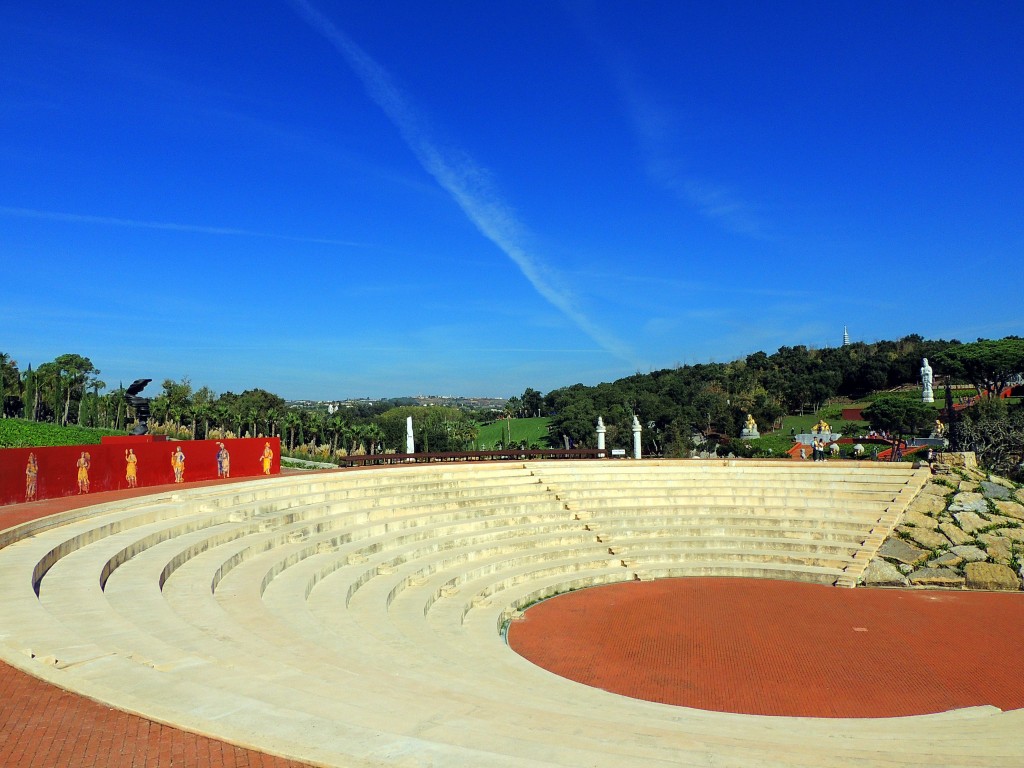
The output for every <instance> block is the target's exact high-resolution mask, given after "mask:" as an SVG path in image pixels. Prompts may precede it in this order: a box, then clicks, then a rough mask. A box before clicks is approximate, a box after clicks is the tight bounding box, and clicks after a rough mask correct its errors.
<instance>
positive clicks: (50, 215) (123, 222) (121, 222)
mask: <svg viewBox="0 0 1024 768" xmlns="http://www.w3.org/2000/svg"><path fill="white" fill-rule="evenodd" d="M0 215H3V216H20V217H22V218H27V219H46V220H48V221H66V222H70V223H72V224H102V225H104V226H109V227H130V228H132V229H163V230H169V231H172V232H195V233H197V234H202V235H231V236H235V237H262V238H270V239H273V240H290V241H292V242H297V243H318V244H321V245H348V246H361V245H364V244H363V243H353V242H349V241H346V240H330V239H327V238H320V237H295V236H292V235H275V234H273V233H271V232H256V231H253V230H250V229H234V228H232V227H206V226H203V225H201V224H176V223H173V222H165V221H138V220H136V219H120V218H117V217H114V216H90V215H85V214H80V213H62V212H60V211H38V210H35V209H33V208H12V207H10V206H6V205H0Z"/></svg>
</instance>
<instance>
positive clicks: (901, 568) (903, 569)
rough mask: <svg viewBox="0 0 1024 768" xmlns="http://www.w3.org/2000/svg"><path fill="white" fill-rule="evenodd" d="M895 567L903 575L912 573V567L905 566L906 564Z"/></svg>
mask: <svg viewBox="0 0 1024 768" xmlns="http://www.w3.org/2000/svg"><path fill="white" fill-rule="evenodd" d="M896 567H897V568H898V569H899V571H900V573H903V574H907V573H910V572H912V571H913V570H914V566H912V565H907V564H906V563H900V564H899V565H897V566H896Z"/></svg>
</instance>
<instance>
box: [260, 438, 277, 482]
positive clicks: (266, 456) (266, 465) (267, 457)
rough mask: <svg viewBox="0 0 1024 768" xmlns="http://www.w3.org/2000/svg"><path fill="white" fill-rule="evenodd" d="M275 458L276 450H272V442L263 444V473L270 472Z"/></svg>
mask: <svg viewBox="0 0 1024 768" xmlns="http://www.w3.org/2000/svg"><path fill="white" fill-rule="evenodd" d="M273 460H274V452H273V451H272V450H270V443H264V444H263V455H262V456H260V461H261V462H263V474H264V475H269V474H270V464H271V463H272V462H273Z"/></svg>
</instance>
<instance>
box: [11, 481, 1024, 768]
mask: <svg viewBox="0 0 1024 768" xmlns="http://www.w3.org/2000/svg"><path fill="white" fill-rule="evenodd" d="M925 479H926V475H924V474H922V473H920V472H914V471H912V470H908V469H906V468H905V467H904V468H899V469H891V468H888V467H879V466H878V465H875V464H873V465H866V466H859V465H841V464H838V463H830V464H829V465H827V466H825V465H820V466H817V467H813V466H810V465H798V464H790V463H785V464H782V463H778V462H774V463H767V462H765V463H759V462H725V461H717V462H697V461H680V462H647V461H645V462H628V461H622V462H611V461H609V462H537V463H529V464H496V465H489V466H479V465H472V466H470V465H444V466H409V467H395V468H389V469H387V470H360V471H344V472H336V473H320V474H316V475H308V476H299V477H295V476H292V477H279V478H271V479H264V480H260V481H254V482H250V483H244V484H241V485H234V486H215V487H209V488H197V489H192V490H186V491H176V492H174V493H170V494H168V493H165V494H158V495H155V496H152V497H148V498H144V499H134V500H132V501H130V502H120V503H113V504H109V505H105V506H102V507H96V508H92V509H90V510H89V511H88V513H87V514H85V513H82V512H75V513H69V514H67V515H64V516H61V517H60V518H59V519H50V520H48V521H37V522H35V523H31V524H27V525H26V526H23V527H22V528H21V529H18V530H12V531H8V532H5V533H3V534H0V544H2V545H5V546H4V547H3V549H0V574H3V577H2V578H3V580H2V583H0V584H2V586H0V616H2V617H3V622H2V626H0V655H2V656H3V658H4V659H5V660H8V661H9V662H11V663H14V664H16V665H18V666H20V667H22V668H24V669H27V670H29V671H31V672H33V673H34V674H37V675H39V676H41V677H44V678H46V679H49V680H52V681H53V682H55V683H58V684H60V685H62V686H65V687H67V688H70V689H72V690H75V691H78V692H80V693H83V694H85V695H88V696H92V697H94V698H97V699H99V700H102V701H106V702H109V703H111V704H113V705H116V706H119V707H123V708H126V709H129V710H131V711H135V712H138V713H141V714H144V715H146V716H147V717H151V718H154V719H157V720H162V721H166V722H171V723H174V724H176V725H179V726H180V727H184V728H187V729H192V730H196V731H199V732H202V733H207V734H210V735H214V736H216V737H218V738H223V739H227V740H229V741H235V742H238V743H243V744H246V745H250V746H253V747H256V748H258V749H261V750H264V751H269V752H274V753H278V754H282V755H288V756H292V757H298V758H302V759H306V760H312V761H316V762H320V763H323V764H325V765H338V766H370V765H374V766H379V765H416V766H427V765H439V766H440V765H443V766H460V765H461V766H474V768H475V767H476V766H506V765H507V766H512V765H516V766H524V765H537V766H539V765H554V766H584V765H587V766H591V765H593V766H613V765H614V766H622V765H629V766H667V765H680V764H684V765H685V764H694V765H704V764H712V763H715V764H723V765H733V766H755V765H757V766H763V765H773V766H775V765H778V766H790V765H791V766H845V765H849V764H851V763H852V762H853V761H855V760H863V761H867V763H868V764H871V763H873V762H874V763H878V762H891V763H896V764H900V765H906V766H924V765H935V764H957V765H961V764H962V765H986V766H997V765H1017V764H1019V760H1020V756H1021V754H1024V743H1022V737H1021V725H1024V722H1022V715H1021V713H1020V712H1009V713H999V712H998V711H997V710H994V709H993V708H975V709H971V710H962V711H959V712H955V713H947V714H944V715H935V716H923V717H915V718H900V719H894V720H861V721H837V720H807V719H793V720H788V719H784V718H765V717H750V716H740V715H725V714H721V713H711V712H701V711H696V710H689V709H683V708H677V707H669V706H665V705H659V704H654V703H651V702H643V701H636V700H631V699H626V698H623V697H620V696H616V695H613V694H609V693H606V692H604V691H600V690H596V689H590V688H587V687H585V686H581V685H578V684H575V683H571V682H569V681H566V680H562V679H559V678H557V677H554V676H552V675H551V674H549V673H547V672H544V671H543V670H540V669H538V668H536V667H534V666H533V665H531V664H529V663H528V662H526V661H525V660H523V659H522V658H520V657H519V656H517V655H516V654H513V653H511V652H509V651H508V649H507V647H506V646H505V645H504V642H503V640H502V635H501V631H500V630H501V628H502V627H503V625H504V624H505V623H506V622H507V621H508V620H510V619H511V618H513V617H514V616H515V615H516V614H517V612H518V611H519V610H520V609H521V608H522V607H523V606H525V605H527V604H528V603H530V602H532V601H534V600H536V599H539V598H541V597H545V596H548V595H551V594H555V593H558V592H561V591H565V590H567V589H573V588H578V587H583V586H588V585H593V584H601V583H610V582H615V581H623V580H632V579H649V578H661V577H666V576H685V575H696V574H702V575H703V574H729V575H746V576H764V577H771V578H788V579H801V580H813V581H820V582H825V583H840V584H851V583H853V580H855V578H856V575H857V574H858V573H859V571H860V569H861V568H862V567H863V565H864V564H865V563H866V562H867V559H869V558H870V556H871V554H872V553H873V551H874V549H875V548H877V546H878V545H879V544H880V543H881V541H882V539H883V538H884V536H885V534H887V533H888V531H889V530H890V529H891V527H892V526H893V525H894V524H895V521H896V518H897V517H898V515H899V514H900V513H901V512H902V511H903V509H905V507H906V505H907V504H908V503H909V501H910V500H911V499H912V498H913V496H914V495H915V494H916V493H917V491H918V490H919V489H920V487H921V485H922V484H923V482H924V481H925Z"/></svg>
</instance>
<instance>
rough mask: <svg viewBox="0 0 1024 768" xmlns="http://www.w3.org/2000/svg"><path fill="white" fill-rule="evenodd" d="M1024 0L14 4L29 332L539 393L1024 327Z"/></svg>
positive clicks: (1, 209) (121, 348) (10, 146)
mask: <svg viewBox="0 0 1024 768" xmlns="http://www.w3.org/2000/svg"><path fill="white" fill-rule="evenodd" d="M1022 29H1024V4H1021V3H982V4H971V3H943V2H920V3H852V2H850V3H820V2H815V3H785V4H777V5H776V6H775V7H771V5H770V4H767V3H763V2H750V3H705V2H646V3H633V2H630V3H627V2H561V3H559V2H548V1H544V2H540V1H538V2H517V3H478V2H472V3H471V2H444V3H423V2H388V1H387V0H385V1H383V2H377V3H372V4H370V3H366V4H354V3H350V2H334V1H324V2H307V1H306V0H282V1H281V2H247V3H241V2H217V3H198V2H188V1H186V2H182V3H172V4H163V5H161V4H152V3H142V4H139V3H121V2H110V3H99V4H96V3H90V4H80V3H62V2H55V3H46V4H39V3H4V4H3V5H0V157H2V158H3V162H2V163H0V262H2V265H3V266H2V268H0V269H2V278H0V279H2V281H3V282H2V283H0V284H2V286H3V301H2V304H0V351H5V352H8V353H9V354H11V355H12V356H13V357H14V358H15V359H16V360H18V362H19V363H20V364H21V365H22V366H23V367H24V366H25V365H27V364H28V363H34V364H36V365H38V364H39V363H41V362H45V361H47V360H51V359H53V358H54V357H55V356H57V355H59V354H62V353H64V352H76V353H79V354H85V355H88V356H89V357H91V358H92V360H93V362H94V363H95V364H96V365H97V366H98V367H99V368H100V369H101V371H102V375H101V378H103V379H104V380H105V381H107V382H108V384H111V385H112V386H116V385H117V383H118V381H119V380H120V381H125V382H128V381H130V380H132V379H134V378H137V377H142V376H146V377H149V378H153V379H155V380H156V381H160V380H162V379H164V378H174V379H179V378H181V377H183V376H187V377H189V378H190V379H191V380H192V382H193V384H195V385H196V386H199V385H208V386H210V387H212V388H213V389H214V390H216V391H218V392H223V391H226V390H232V391H235V392H238V391H241V390H243V389H246V388H249V387H263V388H265V389H269V390H271V391H273V392H276V393H278V394H281V395H282V396H284V397H287V398H303V397H309V398H318V399H319V398H322V399H328V398H341V397H358V396H398V395H408V394H419V393H423V394H426V393H430V394H465V395H469V394H473V395H493V396H507V395H512V394H518V393H521V392H522V391H523V390H524V389H525V388H526V387H534V388H536V389H539V390H541V391H545V392H546V391H548V390H550V389H553V388H556V387H559V386H565V385H569V384H572V383H575V382H582V383H584V384H596V383H598V382H601V381H609V380H612V379H616V378H619V377H622V376H627V375H630V374H632V373H635V372H637V371H641V372H646V371H649V370H656V369H660V368H667V367H672V366H675V365H679V364H685V363H697V362H708V361H710V360H718V361H725V360H730V359H734V358H736V357H742V356H745V355H747V354H749V353H751V352H754V351H757V350H765V351H767V352H772V351H774V350H775V349H777V348H778V347H779V346H782V345H796V344H806V345H809V346H817V347H822V346H835V345H838V343H839V342H840V341H841V338H842V331H843V326H844V325H848V326H849V329H850V333H851V336H852V337H853V338H854V339H860V340H865V341H873V340H876V339H882V338H898V337H900V336H903V335H906V334H909V333H920V334H922V335H923V336H925V337H929V338H947V339H948V338H959V339H961V340H967V341H969V340H973V339H975V338H978V337H1002V336H1005V335H1007V334H1021V333H1024V308H1022V302H1021V296H1022V294H1024V290H1022V289H1024V279H1022V276H1021V275H1022V272H1021V267H1020V263H1021V259H1020V257H1021V253H1022V250H1024V248H1022V246H1024V194H1022V179H1024V144H1022V138H1024V130H1022V127H1021V126H1024V56H1021V54H1020V31H1021V30H1022Z"/></svg>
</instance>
